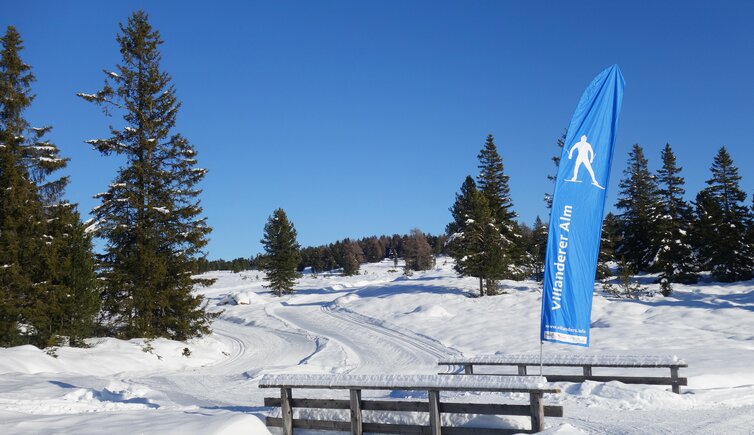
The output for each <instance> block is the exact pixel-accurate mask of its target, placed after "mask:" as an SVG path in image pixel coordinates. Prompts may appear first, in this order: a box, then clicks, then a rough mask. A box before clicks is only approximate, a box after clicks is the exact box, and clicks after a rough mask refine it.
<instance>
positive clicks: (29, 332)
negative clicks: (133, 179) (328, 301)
mask: <svg viewBox="0 0 754 435" xmlns="http://www.w3.org/2000/svg"><path fill="white" fill-rule="evenodd" d="M0 44H1V45H2V52H1V53H0V269H2V272H3V273H1V274H0V292H1V293H2V295H3V297H2V298H0V344H4V345H11V344H18V343H32V344H35V345H38V346H46V345H54V344H59V343H60V340H61V338H62V337H67V339H68V342H71V343H73V344H78V343H80V342H81V339H82V338H85V337H87V336H89V335H90V334H91V333H92V332H93V328H94V320H95V316H96V314H97V312H98V311H99V299H98V290H97V285H96V282H95V280H94V276H93V264H92V252H91V249H92V248H91V243H90V239H89V237H88V236H87V235H86V234H84V227H83V224H82V223H81V220H80V218H79V215H78V213H77V212H76V209H75V206H74V205H72V204H69V203H68V202H66V201H64V200H63V192H64V189H65V186H66V184H67V183H68V179H67V177H59V178H55V177H54V176H53V173H54V172H56V171H57V170H59V169H62V168H64V167H65V166H66V164H67V159H63V158H61V157H60V156H59V155H58V154H59V150H58V148H57V147H56V146H55V145H54V144H53V143H51V142H50V141H48V140H47V139H45V135H46V134H47V133H48V132H49V131H50V130H51V127H49V126H47V127H39V128H36V127H30V126H29V123H28V122H27V121H26V119H25V118H24V116H23V112H24V111H25V110H26V109H27V108H28V107H29V106H30V105H31V103H32V101H33V99H34V95H33V94H32V93H31V84H32V83H33V82H34V80H35V79H34V75H33V74H32V72H31V67H30V66H29V65H27V64H26V63H24V62H23V61H22V60H21V57H20V51H21V50H22V49H23V44H22V41H21V37H20V35H19V33H18V32H17V31H16V29H15V28H14V27H12V26H10V27H8V29H7V32H6V34H5V35H4V36H3V37H2V38H0Z"/></svg>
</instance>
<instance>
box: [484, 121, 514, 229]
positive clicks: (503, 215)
mask: <svg viewBox="0 0 754 435" xmlns="http://www.w3.org/2000/svg"><path fill="white" fill-rule="evenodd" d="M477 158H478V159H479V166H478V167H479V176H478V177H477V186H478V188H479V191H480V192H482V193H483V194H484V196H485V198H487V203H488V204H489V207H490V210H491V211H492V215H493V217H494V218H495V219H496V220H497V221H498V222H500V223H501V224H507V223H510V222H513V219H515V218H516V216H517V215H516V212H514V211H513V201H512V200H511V194H510V188H509V187H508V179H509V178H510V177H508V176H507V175H505V172H504V168H503V159H502V158H501V157H500V154H498V152H497V146H495V139H494V138H493V137H492V135H491V134H490V135H487V140H486V141H485V143H484V148H482V150H481V151H479V155H478V156H477Z"/></svg>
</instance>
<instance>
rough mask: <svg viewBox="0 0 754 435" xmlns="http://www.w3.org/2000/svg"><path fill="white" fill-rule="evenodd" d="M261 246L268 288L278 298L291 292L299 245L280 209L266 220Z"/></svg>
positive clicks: (294, 231) (283, 212)
mask: <svg viewBox="0 0 754 435" xmlns="http://www.w3.org/2000/svg"><path fill="white" fill-rule="evenodd" d="M262 245H263V246H264V250H265V252H266V254H267V255H266V256H265V260H264V270H265V271H266V272H267V280H268V281H270V285H269V286H268V287H269V288H270V289H272V291H274V292H277V294H278V296H282V295H283V293H291V292H293V285H294V284H295V283H296V278H297V277H298V273H297V272H296V266H297V265H298V263H299V260H300V256H299V244H298V242H297V241H296V229H295V228H294V227H293V224H292V223H291V222H289V221H288V216H286V215H285V211H283V209H282V208H279V209H277V210H275V212H274V213H273V214H272V216H270V218H269V219H268V220H267V224H265V226H264V238H263V239H262Z"/></svg>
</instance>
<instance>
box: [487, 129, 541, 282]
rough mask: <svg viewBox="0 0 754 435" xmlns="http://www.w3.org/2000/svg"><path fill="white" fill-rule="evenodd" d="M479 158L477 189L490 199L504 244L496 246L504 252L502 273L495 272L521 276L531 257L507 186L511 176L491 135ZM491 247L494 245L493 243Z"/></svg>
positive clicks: (506, 275)
mask: <svg viewBox="0 0 754 435" xmlns="http://www.w3.org/2000/svg"><path fill="white" fill-rule="evenodd" d="M478 158H479V176H478V177H477V186H478V190H479V191H480V192H481V193H482V194H483V195H484V197H485V198H486V199H487V204H488V206H489V209H490V212H491V215H492V219H493V221H494V226H495V227H496V228H497V229H498V231H499V232H500V243H501V246H499V247H498V246H495V247H494V249H495V250H496V251H497V250H498V249H499V251H500V253H501V255H502V259H501V261H502V266H501V267H500V268H499V270H500V271H501V273H500V274H498V273H497V272H496V273H495V275H500V276H501V277H502V278H509V279H516V278H522V277H524V276H526V275H527V274H528V272H529V270H528V268H527V267H526V266H524V264H527V263H528V259H527V258H526V253H525V251H524V250H523V247H522V246H521V240H520V239H521V234H520V233H519V230H518V224H517V223H516V221H515V220H514V219H515V218H516V216H517V214H516V212H515V211H514V210H513V201H512V200H511V196H510V188H509V187H508V179H509V177H508V176H507V175H505V173H504V168H503V160H502V158H501V157H500V154H498V152H497V147H496V146H495V142H494V138H493V137H492V135H491V134H490V135H488V136H487V140H486V141H485V144H484V147H483V148H482V150H481V151H480V152H479V155H478ZM495 239H497V237H495ZM490 248H491V249H492V248H493V247H492V246H490ZM489 252H492V251H491V250H490V251H489ZM495 263H496V262H495Z"/></svg>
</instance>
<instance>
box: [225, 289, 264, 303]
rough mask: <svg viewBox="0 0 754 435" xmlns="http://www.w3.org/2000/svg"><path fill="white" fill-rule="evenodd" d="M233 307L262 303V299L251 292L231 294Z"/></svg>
mask: <svg viewBox="0 0 754 435" xmlns="http://www.w3.org/2000/svg"><path fill="white" fill-rule="evenodd" d="M230 297H231V300H232V301H233V302H234V303H233V305H251V304H257V303H262V302H263V301H262V298H260V297H259V295H258V294H256V293H254V292H253V291H251V290H247V291H242V292H238V293H233V294H231V296H230Z"/></svg>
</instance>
